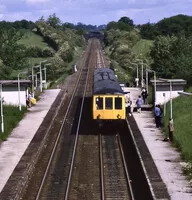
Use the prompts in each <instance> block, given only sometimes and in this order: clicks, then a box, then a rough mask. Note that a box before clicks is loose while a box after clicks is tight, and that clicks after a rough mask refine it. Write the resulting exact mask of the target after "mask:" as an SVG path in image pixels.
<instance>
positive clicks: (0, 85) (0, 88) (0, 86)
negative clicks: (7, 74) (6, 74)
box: [0, 83, 4, 133]
mask: <svg viewBox="0 0 192 200" xmlns="http://www.w3.org/2000/svg"><path fill="white" fill-rule="evenodd" d="M2 88H3V84H2V83H1V84H0V101H1V132H2V133H4V119H3V92H2V91H3V89H2Z"/></svg>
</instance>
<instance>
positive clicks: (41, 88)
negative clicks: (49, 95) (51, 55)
mask: <svg viewBox="0 0 192 200" xmlns="http://www.w3.org/2000/svg"><path fill="white" fill-rule="evenodd" d="M45 62H47V60H43V61H41V62H40V70H39V72H40V91H41V92H42V91H43V87H42V70H41V67H42V66H41V65H42V63H45Z"/></svg>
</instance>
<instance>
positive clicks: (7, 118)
mask: <svg viewBox="0 0 192 200" xmlns="http://www.w3.org/2000/svg"><path fill="white" fill-rule="evenodd" d="M26 112H27V108H26V107H22V109H21V111H19V109H18V106H11V105H4V106H3V118H4V133H2V132H0V142H1V141H4V140H6V138H7V137H8V135H9V134H10V133H11V132H12V130H13V129H14V128H15V127H16V126H17V124H18V123H19V122H20V121H21V120H22V119H23V117H24V114H25V113H26Z"/></svg>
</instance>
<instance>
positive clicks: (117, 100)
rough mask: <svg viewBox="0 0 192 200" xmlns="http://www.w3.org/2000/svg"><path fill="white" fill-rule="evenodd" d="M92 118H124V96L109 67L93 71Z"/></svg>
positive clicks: (102, 119)
mask: <svg viewBox="0 0 192 200" xmlns="http://www.w3.org/2000/svg"><path fill="white" fill-rule="evenodd" d="M92 106H93V107H92V110H93V119H94V120H99V121H104V120H113V121H114V120H124V119H125V117H126V111H125V97H124V93H123V90H122V88H121V87H120V84H119V82H118V80H117V78H116V76H115V74H114V71H113V70H111V69H110V68H98V69H96V70H95V72H94V83H93V105H92Z"/></svg>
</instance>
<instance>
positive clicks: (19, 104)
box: [18, 71, 27, 111]
mask: <svg viewBox="0 0 192 200" xmlns="http://www.w3.org/2000/svg"><path fill="white" fill-rule="evenodd" d="M21 74H27V71H25V72H20V73H18V99H19V110H20V111H21V99H20V98H21V97H20V79H19V76H20V75H21Z"/></svg>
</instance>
